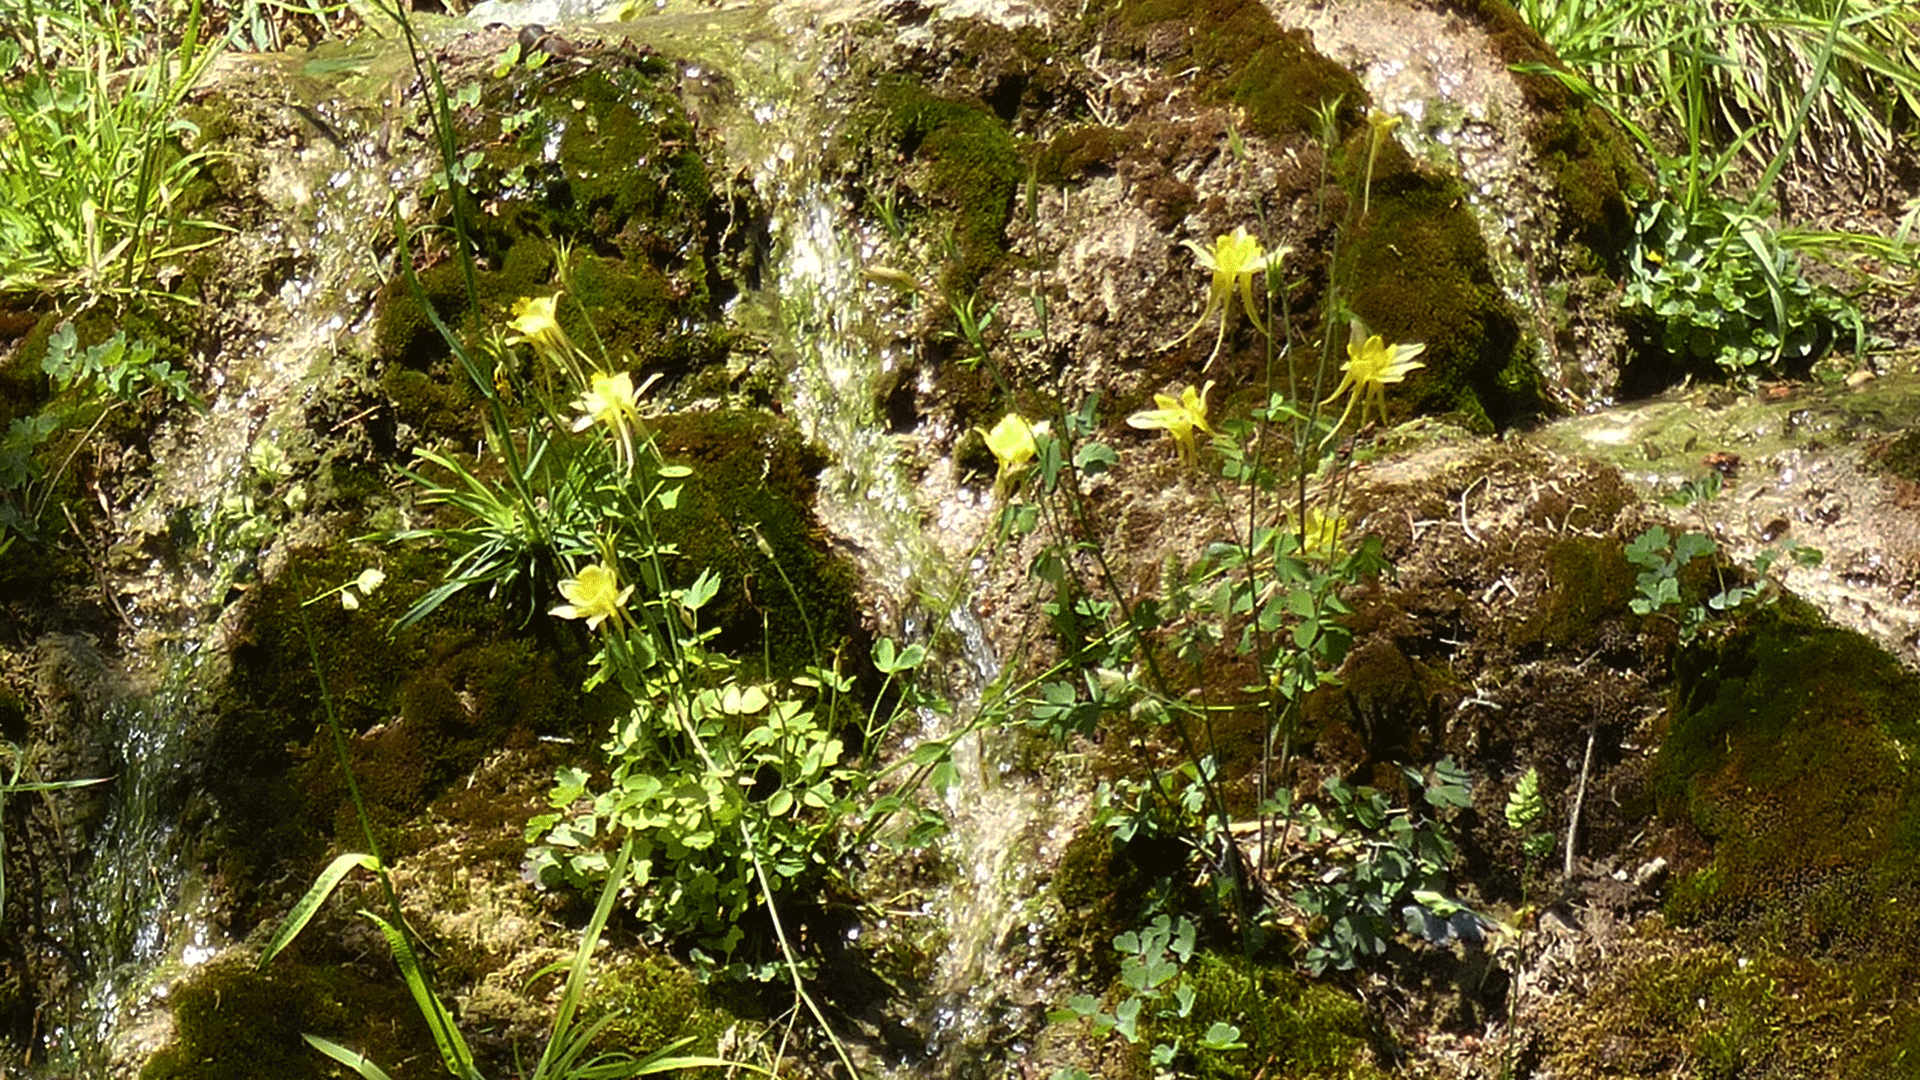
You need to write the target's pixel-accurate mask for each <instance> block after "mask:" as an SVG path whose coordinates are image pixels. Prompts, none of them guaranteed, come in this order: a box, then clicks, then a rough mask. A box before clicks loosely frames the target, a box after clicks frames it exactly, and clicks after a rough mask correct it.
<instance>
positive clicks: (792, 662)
mask: <svg viewBox="0 0 1920 1080" xmlns="http://www.w3.org/2000/svg"><path fill="white" fill-rule="evenodd" d="M659 444H660V448H661V451H662V453H663V454H664V455H665V456H666V458H667V459H668V460H669V461H671V462H674V463H676V464H682V465H687V466H690V467H691V468H692V469H693V476H692V477H691V478H689V479H688V480H687V481H686V482H685V484H684V487H683V488H682V491H681V495H680V499H679V502H678V503H677V505H676V506H675V508H674V509H673V510H672V511H669V512H666V513H663V514H660V515H658V516H657V518H656V521H655V527H656V529H657V530H658V534H659V536H660V538H661V540H663V541H664V542H667V543H670V544H672V545H673V546H674V547H675V548H676V549H677V554H676V555H675V556H674V558H673V560H672V564H673V567H674V568H675V570H676V572H677V573H678V574H679V575H680V576H682V577H684V579H685V580H686V581H688V582H690V581H691V580H692V579H693V577H694V576H696V575H697V574H698V573H699V572H700V571H702V570H708V571H711V572H713V573H715V574H717V575H719V577H720V580H721V591H720V594H719V596H717V597H716V598H715V599H714V601H713V602H712V603H711V604H710V605H709V606H708V607H707V608H706V609H705V611H704V612H703V617H704V618H706V619H707V620H709V625H717V626H719V627H720V628H721V635H720V638H719V642H720V644H721V645H722V646H723V647H725V648H726V649H727V651H728V652H730V653H732V654H734V655H737V656H742V657H746V658H749V659H754V660H758V659H761V658H765V659H766V660H768V661H769V662H770V663H771V664H772V666H773V669H774V670H775V671H778V672H783V673H797V672H798V671H799V670H800V669H802V668H804V667H806V666H807V665H810V664H814V663H820V664H824V665H827V666H831V663H832V657H833V656H834V655H835V654H836V653H844V654H845V655H847V656H848V657H849V659H852V660H855V661H856V662H859V661H861V659H862V658H864V656H865V649H864V647H863V646H861V644H860V642H861V641H863V640H864V639H863V636H862V632H861V630H860V627H859V619H858V615H857V611H856V609H855V607H854V603H853V588H854V576H853V568H852V567H851V565H849V564H848V563H847V562H845V561H844V560H842V559H840V558H839V557H837V556H836V555H834V554H833V553H832V552H831V551H830V550H829V549H828V547H827V545H826V537H825V535H824V534H823V533H822V532H821V530H820V527H819V524H818V523H817V521H816V520H815V519H814V516H813V498H814V492H815V488H816V486H817V485H818V476H819V473H820V470H821V469H822V468H824V467H825V465H826V459H825V456H824V455H823V454H822V453H821V451H820V450H819V449H818V448H817V447H814V446H812V445H810V444H809V443H808V442H807V441H806V440H805V439H803V438H802V437H801V436H800V434H799V432H798V431H796V430H795V429H794V427H793V426H792V425H791V424H788V423H786V422H784V421H781V420H779V419H777V418H775V417H772V416H770V415H768V414H766V413H760V412H754V411H749V410H726V411H719V412H695V413H683V414H680V415H677V416H672V417H668V418H665V419H663V420H662V421H661V424H660V428H659ZM849 646H852V647H851V648H849Z"/></svg>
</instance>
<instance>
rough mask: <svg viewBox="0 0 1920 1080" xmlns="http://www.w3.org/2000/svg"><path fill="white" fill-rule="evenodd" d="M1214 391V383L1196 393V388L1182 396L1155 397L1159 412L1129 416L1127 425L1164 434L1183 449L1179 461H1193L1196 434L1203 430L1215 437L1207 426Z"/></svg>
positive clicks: (1187, 389) (1149, 411)
mask: <svg viewBox="0 0 1920 1080" xmlns="http://www.w3.org/2000/svg"><path fill="white" fill-rule="evenodd" d="M1212 392H1213V383H1212V382H1208V383H1207V385H1206V387H1205V388H1204V389H1202V390H1200V391H1198V392H1195V390H1194V389H1193V387H1191V386H1188V387H1184V388H1182V389H1181V391H1180V396H1179V397H1174V396H1173V395H1171V394H1155V395H1153V403H1154V404H1155V405H1158V406H1160V407H1159V408H1157V409H1147V410H1144V411H1142V412H1137V413H1134V414H1133V415H1132V416H1129V417H1127V426H1128V427H1136V428H1141V429H1143V430H1147V431H1164V432H1166V433H1167V434H1168V435H1170V436H1172V437H1173V441H1174V443H1175V444H1176V445H1177V446H1179V448H1180V460H1182V461H1187V462H1191V461H1193V460H1194V454H1195V452H1196V451H1195V448H1194V443H1193V433H1194V432H1195V431H1196V430H1198V431H1204V432H1206V433H1207V434H1209V435H1211V434H1213V433H1214V432H1213V428H1211V427H1209V426H1208V425H1207V395H1208V394H1210V393H1212Z"/></svg>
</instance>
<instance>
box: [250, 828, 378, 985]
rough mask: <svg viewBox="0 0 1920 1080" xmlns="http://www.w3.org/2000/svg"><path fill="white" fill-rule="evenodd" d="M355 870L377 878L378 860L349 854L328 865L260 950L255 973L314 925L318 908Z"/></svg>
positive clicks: (368, 856) (367, 856)
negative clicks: (310, 925) (312, 923)
mask: <svg viewBox="0 0 1920 1080" xmlns="http://www.w3.org/2000/svg"><path fill="white" fill-rule="evenodd" d="M356 869H362V870H371V871H373V872H374V873H376V874H377V873H379V872H380V860H378V859H376V858H374V857H373V856H371V855H358V854H353V853H348V854H345V855H341V856H339V857H337V858H335V859H334V860H333V861H332V862H331V863H328V864H327V868H326V869H325V870H322V871H321V872H320V876H319V877H318V878H316V879H315V880H314V883H313V887H312V888H310V889H308V890H307V895H305V896H303V897H301V898H300V902H299V903H297V904H295V905H293V910H292V911H290V912H288V913H287V919H286V921H285V922H283V923H281V924H280V929H279V930H278V931H276V932H275V933H274V935H273V940H271V941H269V942H267V947H266V948H265V949H263V950H261V953H260V962H259V964H257V965H255V967H256V969H264V968H265V967H266V966H267V964H268V962H270V961H271V960H272V959H273V958H274V957H275V956H277V955H279V953H280V950H282V949H284V948H286V947H287V946H288V945H289V944H291V943H292V941H293V939H294V938H296V937H298V936H299V935H300V931H302V930H304V929H306V926H307V923H309V922H311V921H313V916H314V915H315V914H316V913H317V912H319V910H320V905H322V904H324V903H326V902H327V897H329V896H332V895H333V890H334V889H336V888H339V886H340V882H341V881H343V880H345V878H346V876H347V875H348V874H350V873H352V872H353V871H354V870H356Z"/></svg>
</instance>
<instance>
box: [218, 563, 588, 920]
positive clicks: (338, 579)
mask: <svg viewBox="0 0 1920 1080" xmlns="http://www.w3.org/2000/svg"><path fill="white" fill-rule="evenodd" d="M376 563H377V564H378V565H379V566H381V567H382V568H383V569H384V570H385V572H386V574H387V578H388V580H387V582H386V584H385V585H383V586H382V587H381V588H380V590H379V591H377V592H375V593H373V594H372V595H371V596H368V597H366V598H365V599H364V600H363V602H362V606H361V608H360V610H357V611H347V610H345V609H343V608H342V607H341V606H340V604H339V603H338V601H333V600H329V601H326V602H323V603H319V604H315V605H314V606H312V607H308V608H303V607H302V606H301V605H302V601H304V600H306V599H308V598H310V597H313V596H316V595H319V594H320V593H322V592H324V591H326V590H328V589H330V588H332V587H334V586H336V585H339V584H340V583H342V582H345V581H348V580H351V579H352V578H353V577H354V576H355V575H357V574H358V573H359V572H360V571H361V569H362V568H364V567H366V566H368V565H369V564H376ZM288 566H289V569H288V570H287V571H286V572H284V573H282V574H281V575H279V576H277V577H275V578H272V579H270V580H267V581H264V582H261V583H260V584H258V585H256V586H254V587H253V588H252V589H251V590H250V591H249V592H248V593H247V596H246V600H245V601H244V607H243V608H242V610H241V611H240V613H239V617H238V618H237V619H236V620H235V623H234V627H235V628H234V633H233V634H232V636H231V639H230V653H229V658H228V659H229V666H230V674H229V676H228V678H227V680H226V685H225V688H224V690H223V692H222V694H221V695H220V697H219V699H218V701H217V702H216V704H215V710H216V715H215V717H214V719H213V720H212V722H211V727H212V730H211V732H210V734H209V737H208V742H207V750H206V759H207V767H206V777H205V780H204V781H203V783H202V794H201V797H202V798H203V799H204V800H206V804H207V808H206V812H207V814H208V816H209V818H210V819H211V820H212V821H214V822H215V824H214V825H213V827H212V829H211V832H212V834H213V835H212V837H211V839H210V840H209V843H210V844H213V845H215V847H214V850H217V851H218V852H219V855H218V858H219V860H220V863H221V869H222V871H223V872H224V875H225V877H226V878H227V880H229V881H230V882H231V883H232V886H233V888H234V895H233V897H232V900H233V903H234V904H235V906H236V907H237V908H240V909H242V910H244V909H245V906H246V905H247V904H248V903H251V902H253V901H254V900H255V899H256V897H254V896H251V895H249V894H248V892H247V889H248V888H249V887H250V883H255V882H270V881H274V880H278V879H279V877H280V875H281V874H283V873H286V872H294V873H297V874H306V873H309V872H311V870H312V868H313V867H314V866H315V865H316V864H317V863H318V861H319V860H320V859H321V858H323V857H324V856H325V854H326V853H327V851H328V850H329V848H330V847H331V846H332V845H333V844H334V843H335V842H336V838H338V842H339V843H341V844H345V845H348V846H352V847H356V848H357V847H360V846H362V845H363V844H364V841H363V840H362V839H361V835H360V826H359V824H358V821H357V818H356V815H355V811H354V809H353V806H352V803H351V802H350V800H349V799H348V794H347V790H346V784H345V779H344V777H343V776H342V774H341V772H340V770H339V766H338V762H337V758H336V754H335V751H334V747H333V742H332V736H331V734H330V733H329V730H328V728H327V726H326V714H325V711H324V709H323V707H322V702H321V696H320V685H319V682H318V680H317V678H316V676H315V671H314V664H315V654H317V656H318V662H319V664H320V665H321V668H322V669H323V670H324V671H325V673H326V679H327V689H328V691H329V693H330V694H331V696H332V700H333V706H334V709H335V712H336V715H338V717H339V718H340V722H341V724H342V725H343V727H344V728H345V730H346V732H347V735H348V744H349V752H350V754H351V757H352V760H353V764H354V769H355V772H356V774H357V775H358V777H359V780H360V783H361V786H362V789H363V793H364V794H365V795H366V796H367V797H368V799H369V802H370V806H369V811H370V813H371V815H372V817H373V820H374V822H375V824H376V826H377V827H378V828H379V829H380V830H381V831H382V841H383V843H386V844H389V845H392V846H393V847H394V851H395V853H401V852H404V851H406V850H408V849H410V848H411V846H412V842H411V840H410V832H409V830H410V829H411V828H412V827H413V826H415V825H417V824H418V823H419V821H420V820H421V813H420V812H421V811H422V810H423V809H424V808H425V807H426V806H427V805H428V804H429V803H430V802H432V801H434V800H435V799H436V798H438V797H439V796H440V795H441V794H442V793H443V792H446V791H448V790H451V789H455V788H458V787H459V786H460V784H459V781H461V780H462V779H463V778H464V777H466V776H467V775H468V774H469V773H470V772H471V771H472V770H473V768H474V767H475V766H476V765H478V764H479V763H480V761H481V760H482V759H484V758H485V757H486V756H487V755H489V754H491V753H494V752H497V751H499V750H500V749H503V748H506V747H509V746H513V745H523V746H524V745H527V744H531V743H532V742H533V740H534V737H535V736H536V735H537V734H548V733H551V734H570V733H574V732H577V731H579V730H581V729H582V728H583V727H585V726H586V725H588V724H590V723H592V721H591V720H590V719H588V718H587V717H586V715H585V709H586V703H585V702H584V700H583V698H582V697H581V695H580V693H579V691H578V690H577V689H576V687H578V686H579V685H580V682H581V679H582V678H583V673H584V660H583V657H582V656H581V651H582V646H580V645H579V644H578V643H575V642H573V641H572V640H571V639H570V638H567V637H564V636H553V637H550V638H547V637H542V636H541V635H543V634H547V633H550V631H551V627H550V626H549V622H548V621H547V620H536V621H535V622H533V623H531V624H530V625H529V626H528V627H527V629H526V630H525V631H524V632H523V631H517V630H515V629H513V628H512V627H511V626H509V625H506V624H504V623H503V620H502V617H501V614H500V608H499V606H498V604H497V602H496V601H489V600H488V599H487V598H485V597H480V596H467V595H462V596H456V597H455V598H454V599H453V600H451V601H449V602H448V603H447V604H446V605H443V606H442V607H441V608H440V609H439V610H438V611H436V612H435V613H434V615H433V617H432V618H431V619H429V620H427V621H426V622H425V623H422V624H420V625H417V626H414V627H411V628H409V629H407V630H404V631H401V632H399V633H392V632H390V628H391V627H392V625H393V622H394V620H395V619H397V618H398V617H399V616H400V615H401V614H402V613H404V612H405V611H406V609H407V608H408V607H409V606H410V605H411V604H412V603H413V602H414V600H415V599H417V598H418V596H419V595H420V594H421V593H422V592H424V591H425V590H426V589H427V588H430V587H431V586H433V585H434V584H437V583H438V582H439V580H440V574H441V570H442V568H443V557H442V556H441V555H440V554H439V553H437V552H435V551H433V550H431V549H429V548H427V547H425V546H424V545H414V546H403V547H396V548H388V549H384V550H382V551H380V552H378V553H377V554H375V553H373V552H369V551H367V550H365V549H364V548H360V547H357V546H355V545H352V544H349V543H345V542H342V543H339V544H337V545H335V546H332V547H327V548H321V549H308V550H304V551H301V552H298V553H296V554H295V556H294V558H292V559H291V560H290V561H289V564H288ZM309 629H310V630H311V633H312V649H311V651H310V649H309V644H308V637H307V634H308V631H309ZM596 726H597V725H596ZM471 809H472V811H473V812H476V813H477V812H481V811H483V810H484V808H483V807H473V808H471ZM521 809H524V807H522V808H521ZM289 868H291V870H289ZM257 899H260V900H261V901H263V902H271V898H270V897H259V898H257Z"/></svg>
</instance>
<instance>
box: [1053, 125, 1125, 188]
mask: <svg viewBox="0 0 1920 1080" xmlns="http://www.w3.org/2000/svg"><path fill="white" fill-rule="evenodd" d="M1139 146H1140V137H1139V136H1138V135H1136V134H1135V133H1133V132H1131V131H1128V130H1126V129H1124V128H1114V127H1105V126H1102V125H1098V124H1089V125H1087V126H1085V127H1077V128H1071V129H1069V130H1067V131H1063V132H1061V133H1060V134H1058V135H1056V136H1054V137H1053V139H1052V140H1050V141H1049V142H1048V143H1047V144H1046V145H1045V146H1042V147H1041V148H1040V152H1039V154H1038V155H1036V157H1035V159H1034V170H1035V175H1036V177H1037V178H1038V179H1039V181H1040V182H1041V183H1043V184H1059V185H1065V184H1074V183H1078V182H1079V181H1081V180H1083V179H1085V178H1086V177H1088V176H1093V175H1097V174H1102V173H1111V172H1112V171H1113V169H1114V166H1115V165H1116V164H1117V163H1118V162H1119V160H1120V159H1121V158H1123V157H1125V156H1126V155H1127V154H1129V153H1131V152H1133V151H1134V150H1136V149H1137V148H1138V147H1139Z"/></svg>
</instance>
